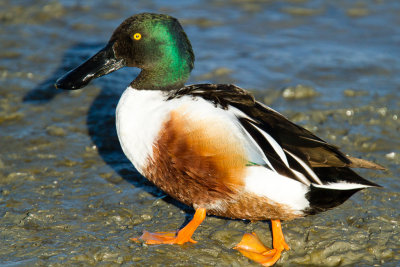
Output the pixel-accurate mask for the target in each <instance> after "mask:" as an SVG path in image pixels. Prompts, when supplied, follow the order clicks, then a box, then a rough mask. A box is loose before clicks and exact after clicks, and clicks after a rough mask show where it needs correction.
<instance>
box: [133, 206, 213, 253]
mask: <svg viewBox="0 0 400 267" xmlns="http://www.w3.org/2000/svg"><path fill="white" fill-rule="evenodd" d="M205 217H206V210H205V209H203V208H199V209H197V210H196V213H195V214H194V216H193V219H192V220H191V221H190V222H189V223H188V224H187V225H186V226H185V227H184V228H182V229H181V230H179V231H177V232H156V233H150V232H147V231H143V234H142V236H141V237H139V238H137V237H136V238H131V240H132V241H134V242H140V240H142V241H144V242H145V243H146V244H148V245H156V244H179V245H182V244H184V243H186V242H190V243H197V241H194V240H193V239H192V235H193V233H194V231H195V230H196V229H197V227H198V226H199V225H200V224H201V222H202V221H203V220H204V218H205Z"/></svg>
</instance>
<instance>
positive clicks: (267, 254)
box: [234, 220, 290, 266]
mask: <svg viewBox="0 0 400 267" xmlns="http://www.w3.org/2000/svg"><path fill="white" fill-rule="evenodd" d="M271 224H272V236H273V245H274V248H273V249H270V248H268V247H266V246H264V244H263V243H262V242H261V241H260V239H259V238H258V237H257V235H256V234H255V233H252V234H244V236H243V238H242V240H241V241H240V243H239V244H237V245H236V246H235V247H234V249H236V250H238V251H239V252H240V253H242V254H243V255H244V256H245V257H247V258H249V259H251V260H253V261H255V262H258V263H260V264H261V265H263V266H272V265H274V264H275V263H276V262H277V261H278V260H279V258H280V257H281V253H282V251H283V250H289V249H290V248H289V246H288V245H287V244H286V242H285V238H284V237H283V233H282V228H281V223H280V221H279V220H271Z"/></svg>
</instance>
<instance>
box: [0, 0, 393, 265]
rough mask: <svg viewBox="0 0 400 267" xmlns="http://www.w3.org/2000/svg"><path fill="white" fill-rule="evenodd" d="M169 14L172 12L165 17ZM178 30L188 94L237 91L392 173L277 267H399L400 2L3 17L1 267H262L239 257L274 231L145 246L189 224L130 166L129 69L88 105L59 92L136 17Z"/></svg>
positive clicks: (63, 8) (287, 225)
mask: <svg viewBox="0 0 400 267" xmlns="http://www.w3.org/2000/svg"><path fill="white" fill-rule="evenodd" d="M166 2H168V3H166ZM144 11H151V12H161V13H168V14H170V15H173V16H175V17H177V18H178V19H179V20H180V21H181V22H182V24H183V26H184V28H185V30H186V32H187V34H188V36H189V38H190V39H191V42H192V45H193V48H194V51H195V54H196V63H195V69H194V71H193V74H192V78H191V80H190V81H189V82H190V83H197V82H219V83H236V84H238V85H239V86H241V87H243V88H247V89H249V90H251V91H252V92H253V93H254V94H255V95H256V97H257V99H259V100H260V101H262V102H264V103H266V104H268V105H270V106H271V107H273V108H275V109H276V110H278V111H279V112H281V113H283V114H285V115H286V116H288V117H289V118H290V119H291V120H293V121H295V122H296V123H299V124H300V125H302V126H304V127H306V128H307V129H309V130H311V131H313V132H314V133H316V134H317V135H319V136H320V137H322V138H323V139H325V140H327V141H329V142H332V143H334V144H336V145H338V146H339V147H341V148H342V150H343V151H344V152H345V153H348V154H351V155H353V156H356V157H362V158H364V159H368V160H372V161H375V162H377V163H379V164H381V165H384V166H385V167H386V168H387V171H383V172H376V171H370V170H361V171H360V172H361V173H362V174H363V176H365V177H367V178H368V179H370V180H372V181H374V182H376V183H379V184H381V185H383V186H384V188H383V189H375V188H374V189H368V190H364V191H362V192H360V193H358V194H356V195H355V196H353V197H352V198H351V199H350V200H349V201H347V202H346V203H345V204H343V205H342V206H340V207H338V208H336V209H334V210H331V211H328V212H325V213H322V214H319V215H316V216H310V217H307V218H304V219H298V220H295V221H290V222H284V223H283V229H284V233H285V236H286V240H287V242H288V243H289V245H290V246H291V248H292V249H291V250H290V251H288V252H285V253H284V254H283V257H282V259H281V260H280V261H279V262H278V264H280V265H283V266H298V265H331V266H337V265H354V266H372V265H375V266H399V265H400V212H399V211H400V208H399V207H400V203H399V198H400V181H399V171H400V168H399V164H400V138H399V137H400V136H399V132H400V96H399V95H400V75H399V74H400V48H399V45H400V2H399V1H397V0H391V1H390V0H374V1H373V0H371V1H345V0H338V1H328V0H325V1H323V0H309V1H307V0H287V1H272V0H270V1H267V0H265V1H262V0H258V1H257V0H249V1H240V0H232V1H228V0H219V1H211V0H210V1H200V0H192V1H148V0H146V1H144V0H143V1H127V0H125V1H105V0H100V1H89V0H87V1H68V0H63V1H62V0H59V1H38V0H31V1H27V0H19V1H10V0H3V1H1V2H0V24H1V27H0V265H2V266H33V265H38V266H42V265H46V266H49V265H51V266H66V265H102V266H103V265H105V266H108V265H110V266H112V265H118V264H121V265H125V266H128V265H135V266H168V265H174V266H257V265H256V264H254V263H252V262H249V261H248V260H247V259H246V258H244V257H243V256H242V255H240V253H238V252H237V251H235V250H232V247H233V246H234V245H235V244H236V243H237V242H239V240H240V238H241V235H242V234H243V233H244V232H249V231H255V232H257V233H258V234H259V236H260V237H261V239H262V240H263V241H264V242H265V243H266V244H267V245H271V234H270V230H269V226H268V223H267V222H256V223H248V222H245V221H239V220H227V219H223V218H217V217H207V219H206V220H205V221H204V223H203V224H202V225H201V226H200V227H199V229H198V230H197V231H196V232H195V234H194V239H195V240H197V241H199V242H198V243H197V244H195V245H193V244H189V245H184V246H167V245H160V246H145V245H140V244H136V243H132V242H131V241H129V238H130V237H134V236H137V235H139V234H140V233H141V231H142V230H143V229H148V230H150V231H157V230H159V231H163V230H173V229H177V228H179V227H181V226H182V225H183V224H184V223H185V222H187V221H188V220H189V219H190V218H191V216H192V214H193V211H192V209H190V208H188V207H185V206H183V205H181V204H179V203H177V202H175V201H174V200H172V199H170V198H168V197H164V194H163V193H162V192H161V191H159V190H158V189H157V188H155V187H154V186H152V185H151V184H150V183H149V182H147V180H146V179H145V178H143V177H141V176H140V175H138V174H137V172H136V171H135V170H134V168H133V167H132V166H131V164H130V163H129V162H128V160H127V159H126V158H125V156H124V155H123V154H122V152H121V150H120V147H119V143H118V139H117V137H116V133H115V129H114V128H115V126H114V109H115V106H116V104H117V102H118V99H119V96H120V94H121V93H122V91H123V90H124V88H125V87H126V86H127V85H128V84H129V83H130V81H131V80H132V79H133V78H134V77H135V75H137V73H138V70H137V69H129V68H126V69H123V70H121V71H118V72H116V73H113V74H111V75H108V76H106V77H103V78H101V79H98V80H96V81H94V82H93V83H92V84H91V85H90V86H88V87H87V88H85V89H84V90H78V91H71V92H65V91H61V90H56V89H55V88H54V87H53V84H54V81H55V80H56V79H57V78H58V77H59V76H60V75H62V74H63V73H65V72H66V71H67V70H69V69H71V68H73V67H75V66H77V65H78V64H80V63H81V62H82V61H83V60H84V59H86V58H87V57H89V56H91V55H92V54H93V53H95V52H96V51H97V50H98V49H99V48H101V47H102V46H103V45H104V44H105V42H106V41H107V40H108V38H109V37H110V35H111V33H112V31H113V29H114V28H115V27H116V26H118V25H119V23H120V22H122V21H123V20H124V19H125V18H126V17H129V16H130V15H133V14H136V13H139V12H144Z"/></svg>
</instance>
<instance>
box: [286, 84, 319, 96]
mask: <svg viewBox="0 0 400 267" xmlns="http://www.w3.org/2000/svg"><path fill="white" fill-rule="evenodd" d="M318 95H319V93H318V92H317V91H316V90H315V88H313V87H311V86H306V85H301V84H299V85H296V86H294V87H287V88H285V89H284V90H283V92H282V96H283V97H284V98H285V99H307V98H313V97H316V96H318Z"/></svg>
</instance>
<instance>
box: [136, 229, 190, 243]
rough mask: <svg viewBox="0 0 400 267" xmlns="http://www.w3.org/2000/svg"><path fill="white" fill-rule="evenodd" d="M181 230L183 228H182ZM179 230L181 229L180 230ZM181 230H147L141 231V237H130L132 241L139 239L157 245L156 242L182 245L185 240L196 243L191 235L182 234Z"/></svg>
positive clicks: (138, 240)
mask: <svg viewBox="0 0 400 267" xmlns="http://www.w3.org/2000/svg"><path fill="white" fill-rule="evenodd" d="M182 230H183V229H182ZM182 230H181V231H182ZM180 233H181V232H180V231H179V232H178V231H176V232H155V233H150V232H148V231H143V234H142V236H141V237H139V238H138V237H134V238H131V240H132V241H135V242H140V240H142V241H144V243H146V244H148V245H157V244H178V245H182V244H184V243H186V242H191V243H197V241H194V240H193V239H192V238H191V235H183V234H182V233H181V234H180Z"/></svg>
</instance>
